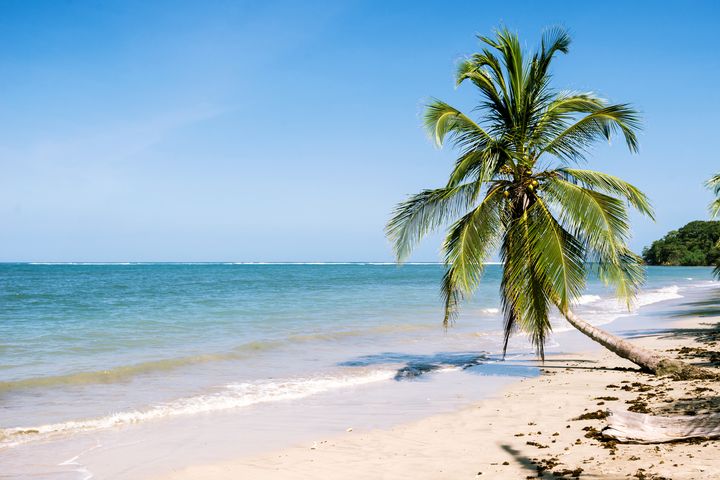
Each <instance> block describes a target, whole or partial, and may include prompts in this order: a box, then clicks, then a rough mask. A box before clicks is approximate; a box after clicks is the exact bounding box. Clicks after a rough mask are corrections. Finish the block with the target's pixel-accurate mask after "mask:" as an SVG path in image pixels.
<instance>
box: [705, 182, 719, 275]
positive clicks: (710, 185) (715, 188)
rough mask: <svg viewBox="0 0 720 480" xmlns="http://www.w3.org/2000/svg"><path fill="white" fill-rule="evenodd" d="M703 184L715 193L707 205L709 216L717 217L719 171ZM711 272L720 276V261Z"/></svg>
mask: <svg viewBox="0 0 720 480" xmlns="http://www.w3.org/2000/svg"><path fill="white" fill-rule="evenodd" d="M705 185H706V186H707V187H708V188H709V189H710V190H712V192H713V194H715V200H713V201H712V202H711V203H710V205H709V208H710V218H717V217H719V216H720V173H717V174H715V175H714V176H713V177H711V178H710V180H708V181H707V182H705ZM717 246H718V248H720V241H718V243H717ZM713 274H714V275H715V278H720V262H719V263H718V264H717V265H715V269H714V270H713Z"/></svg>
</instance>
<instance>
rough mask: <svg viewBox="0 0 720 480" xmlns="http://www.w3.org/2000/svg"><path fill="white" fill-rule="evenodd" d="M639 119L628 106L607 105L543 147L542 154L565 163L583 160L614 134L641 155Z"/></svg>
mask: <svg viewBox="0 0 720 480" xmlns="http://www.w3.org/2000/svg"><path fill="white" fill-rule="evenodd" d="M639 128H640V117H639V116H638V114H637V112H636V111H635V110H633V109H632V108H631V107H630V106H629V105H627V104H619V105H608V106H605V107H603V108H599V109H597V110H595V111H593V112H591V113H589V114H587V115H585V116H584V117H582V118H581V119H579V120H577V121H575V122H574V123H570V124H568V125H567V126H566V127H565V129H564V130H562V131H561V132H559V133H558V134H557V135H555V136H554V137H553V138H552V140H550V141H549V142H548V143H547V144H545V145H544V146H542V148H541V149H540V152H539V154H540V155H541V154H543V153H548V154H551V155H554V156H556V157H558V158H560V159H562V160H565V161H577V160H579V159H582V158H584V156H585V154H586V153H587V149H588V148H589V147H590V146H592V145H593V144H594V143H596V142H597V141H599V140H603V139H605V140H608V141H609V140H610V139H611V137H612V134H613V133H616V132H620V133H622V135H623V136H624V137H625V143H626V144H627V146H628V148H629V149H630V151H631V152H637V151H638V139H637V134H636V131H637V130H638V129H639Z"/></svg>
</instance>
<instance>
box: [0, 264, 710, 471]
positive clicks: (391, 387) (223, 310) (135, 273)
mask: <svg viewBox="0 0 720 480" xmlns="http://www.w3.org/2000/svg"><path fill="white" fill-rule="evenodd" d="M442 273H443V267H442V266H441V265H438V264H406V265H403V266H397V265H395V264H386V263H343V264H337V263H328V264H310V263H305V264H296V263H292V264H277V263H270V264H235V263H223V264H220V263H208V264H202V263H192V264H191V263H172V264H167V263H165V264H161V263H158V264H154V263H137V264H136V263H127V264H102V263H97V264H86V263H78V264H1V265H0V405H1V406H2V408H0V464H3V463H4V464H5V465H6V467H7V468H6V472H9V473H6V475H8V476H9V478H23V474H24V473H28V476H29V475H30V473H31V472H30V471H29V470H24V463H23V462H25V461H27V458H28V456H29V455H31V454H32V455H33V456H37V455H39V453H38V452H43V453H42V454H43V455H46V456H47V458H48V460H47V462H45V464H44V465H45V466H44V467H43V469H41V470H42V471H33V472H32V474H33V475H34V476H33V478H69V479H76V478H82V479H87V478H93V476H97V473H96V472H94V471H91V470H90V469H88V467H87V466H85V465H82V466H79V465H80V463H79V461H77V459H74V458H73V455H74V454H75V453H77V454H79V453H80V451H83V452H85V451H87V449H88V448H92V449H103V448H105V449H107V448H111V446H112V445H114V446H116V447H117V445H119V444H120V443H121V441H120V440H118V438H120V437H118V435H124V434H125V433H128V432H129V434H130V435H131V434H132V431H133V429H142V431H143V432H147V431H148V429H154V428H157V429H162V428H164V426H167V425H170V424H172V422H175V423H174V424H175V425H177V424H178V422H180V423H182V422H190V421H193V420H192V419H195V420H194V421H195V422H196V424H195V425H196V426H197V425H198V423H197V422H213V421H214V420H215V419H218V420H219V419H223V422H225V421H227V422H232V421H233V420H232V419H233V418H235V419H237V418H244V419H245V420H246V421H247V422H250V423H247V422H246V423H244V424H242V425H241V429H242V432H243V433H242V439H243V442H245V443H246V444H247V445H250V446H253V445H254V446H257V445H259V444H261V443H263V442H265V443H264V444H266V445H271V446H275V445H278V443H277V441H278V440H277V438H275V437H273V434H272V433H268V432H265V433H264V434H263V433H258V438H254V437H253V435H254V433H255V430H256V428H255V427H257V425H259V424H258V423H252V422H258V421H259V420H258V419H263V422H264V423H262V424H263V425H266V424H268V422H269V423H272V418H276V419H278V418H282V419H284V420H283V422H284V423H285V424H284V425H283V428H288V425H287V423H288V422H290V423H292V422H293V420H288V418H290V419H292V418H296V417H297V416H298V415H296V414H293V413H292V412H296V410H293V408H296V407H298V406H304V407H303V408H307V409H308V410H309V411H310V410H312V409H313V408H315V409H316V410H317V411H316V413H314V414H309V415H310V416H312V415H315V417H313V418H312V421H310V420H308V421H309V422H310V423H311V424H312V425H313V428H315V427H317V425H318V422H320V423H322V422H323V421H326V424H325V427H324V428H327V429H328V430H333V429H340V428H341V427H342V426H343V425H345V424H347V423H348V422H350V421H353V417H352V415H351V414H349V413H348V412H347V411H345V412H343V410H348V409H349V408H350V407H348V405H349V404H348V403H347V402H351V403H352V402H355V403H352V404H353V405H355V407H353V408H355V409H357V410H360V409H362V408H363V407H362V405H372V406H373V408H372V409H371V410H372V411H367V412H365V414H364V417H363V419H359V420H358V419H356V420H355V421H356V422H358V423H359V424H361V425H367V426H369V427H372V426H377V425H383V424H387V423H388V422H389V423H392V421H395V420H397V421H401V420H404V419H405V418H409V417H412V415H413V414H415V415H419V414H424V413H427V412H433V411H442V410H443V409H447V408H451V407H453V406H457V405H462V404H465V403H467V402H469V401H472V400H474V399H476V398H480V397H482V396H483V395H486V394H488V392H489V391H490V390H492V388H496V387H497V386H498V385H501V384H503V382H508V381H512V380H513V379H516V378H522V377H527V376H533V375H537V367H536V366H533V365H531V364H530V363H528V362H527V359H528V358H531V357H532V353H533V350H532V348H531V347H530V346H529V345H528V344H527V342H526V341H525V338H524V337H523V336H522V335H517V336H515V337H514V338H513V341H512V342H511V344H510V348H509V352H508V357H507V359H506V361H502V358H501V355H500V354H501V339H502V332H501V326H502V319H501V314H500V300H499V297H498V287H499V279H500V273H501V266H499V265H488V266H487V269H486V274H485V278H484V280H483V282H482V284H481V286H480V288H479V290H478V291H477V293H476V294H475V295H474V296H473V298H472V299H471V300H469V301H468V302H467V304H466V305H465V306H464V308H463V311H462V314H461V315H460V317H459V318H458V320H457V323H456V325H455V326H453V327H452V328H450V329H449V330H448V331H447V332H446V331H444V330H443V328H442V325H441V320H442V304H441V300H440V295H439V285H440V280H441V277H442ZM712 284H713V281H712V275H711V269H710V268H704V267H649V268H647V281H646V284H645V287H644V288H643V291H642V292H641V293H640V295H639V296H638V301H637V304H636V308H635V309H634V310H633V311H632V312H628V311H627V309H626V308H625V307H624V306H623V305H622V304H619V303H618V302H617V300H616V299H614V298H613V296H612V292H611V291H609V290H608V289H607V288H606V287H604V286H603V285H602V284H601V283H600V282H599V281H598V280H596V279H591V280H589V282H588V286H587V289H586V291H585V293H584V295H583V296H582V297H581V298H580V299H579V301H578V304H577V305H576V310H577V312H578V313H579V314H581V316H582V317H583V318H585V319H587V320H588V321H590V322H591V323H593V324H596V325H608V328H612V325H613V324H615V323H616V322H617V320H619V319H625V320H626V323H627V322H628V321H629V322H630V323H631V324H632V322H633V321H635V320H633V319H634V318H635V317H637V319H638V320H637V321H638V322H639V321H640V319H641V317H642V313H643V311H644V310H646V309H647V308H649V307H650V306H652V305H657V304H661V303H662V302H669V301H681V300H682V299H683V298H685V297H687V296H688V295H691V296H692V295H697V294H698V292H702V291H703V290H707V288H706V287H708V286H709V285H712ZM553 325H554V332H555V333H554V335H553V336H552V337H551V339H550V343H549V345H548V349H547V351H548V352H549V353H552V352H562V351H564V350H565V349H568V348H569V347H568V345H567V344H565V343H563V341H562V334H563V332H567V331H569V330H570V327H569V326H568V325H567V324H566V323H565V322H564V321H563V320H562V319H561V318H554V319H553ZM521 360H522V361H521ZM438 387H440V388H438ZM350 394H352V399H353V400H349V398H350V397H349V395H350ZM343 398H344V399H345V400H342V399H343ZM399 399H401V400H402V402H404V404H405V405H406V408H404V409H402V411H396V410H397V407H393V405H397V404H398V400H399ZM272 405H275V406H274V407H273V406H272ZM394 408H395V410H394ZM283 409H285V412H286V413H287V415H285V416H283V415H284V414H283V413H282V412H283ZM323 409H324V410H323ZM313 411H314V410H313ZM318 411H320V412H322V411H324V412H329V411H334V412H340V413H338V415H337V416H335V417H333V416H332V415H330V414H329V413H322V414H321V413H317V412H318ZM233 416H234V417H233ZM245 420H244V421H245ZM363 422H365V423H363ZM278 428H280V427H278ZM176 431H177V430H176ZM118 432H120V433H118ZM122 432H125V433H122ZM226 435H227V436H232V435H233V434H232V432H227V433H226ZM227 436H226V437H225V438H226V439H227ZM200 437H202V435H200ZM260 437H262V439H261V438H260ZM289 437H291V438H295V439H296V440H298V441H299V439H301V438H302V435H300V434H299V433H298V435H296V436H295V437H293V436H292V435H290V436H289ZM74 449H75V450H74ZM77 449H80V450H77ZM76 450H77V451H76ZM58 452H62V455H65V454H67V455H68V458H67V459H65V461H64V465H63V461H62V458H60V457H57V460H58V461H57V462H56V461H55V460H54V458H55V457H53V456H52V455H51V454H50V453H53V454H57V455H61V454H60V453H58ZM203 455H206V454H205V453H203ZM203 458H206V457H203ZM68 460H73V461H71V462H69V463H68ZM119 471H120V469H117V470H114V471H113V472H114V473H113V474H110V473H107V472H106V473H107V474H106V475H103V476H101V477H97V478H133V477H134V478H140V476H141V475H140V472H139V471H135V470H133V471H130V473H128V472H125V473H126V476H123V475H122V474H120V473H118V472H119Z"/></svg>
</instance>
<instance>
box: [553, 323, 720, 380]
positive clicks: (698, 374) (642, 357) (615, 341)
mask: <svg viewBox="0 0 720 480" xmlns="http://www.w3.org/2000/svg"><path fill="white" fill-rule="evenodd" d="M564 315H565V318H566V319H567V321H568V322H570V325H572V326H573V327H575V328H577V329H578V330H580V331H581V332H582V333H584V334H585V335H587V336H588V337H590V338H591V339H593V340H595V341H596V342H597V343H599V344H600V345H602V346H603V347H605V348H607V349H608V350H610V351H611V352H613V353H614V354H616V355H618V356H619V357H622V358H624V359H626V360H630V361H631V362H633V363H634V364H636V365H638V366H639V367H640V368H641V369H643V370H644V371H646V372H648V373H653V374H655V375H671V376H672V377H674V378H676V379H678V380H687V379H691V378H704V379H718V378H720V374H718V373H716V372H714V371H712V370H708V369H706V368H700V367H696V366H694V365H688V364H687V363H685V362H681V361H680V360H675V359H672V358H668V357H665V356H663V355H660V354H659V353H656V352H653V351H651V350H647V349H645V348H642V347H640V346H638V345H635V344H633V343H630V342H628V341H627V340H623V339H622V338H620V337H617V336H615V335H612V334H610V333H608V332H606V331H605V330H601V329H599V328H597V327H595V326H593V325H590V324H589V323H588V322H586V321H585V320H583V319H581V318H580V317H578V316H577V315H575V314H574V313H573V312H572V311H571V310H566V311H565V312H564Z"/></svg>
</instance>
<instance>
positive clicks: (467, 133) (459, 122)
mask: <svg viewBox="0 0 720 480" xmlns="http://www.w3.org/2000/svg"><path fill="white" fill-rule="evenodd" d="M425 128H426V130H427V132H428V134H429V135H430V137H431V138H432V139H433V141H434V142H435V144H436V145H437V146H442V145H443V143H444V142H445V139H446V137H450V138H451V141H452V143H453V146H455V147H457V148H461V149H466V148H482V146H484V145H485V144H486V143H487V142H489V141H492V140H493V137H492V136H491V135H490V134H489V133H487V132H486V131H485V130H484V129H483V128H482V127H480V126H479V125H478V124H477V123H475V122H474V121H472V120H471V119H470V118H469V117H467V116H466V115H465V114H464V113H462V112H461V111H460V110H458V109H456V108H454V107H452V106H450V105H448V104H447V103H445V102H442V101H440V100H434V101H432V102H431V103H430V104H429V105H428V106H427V108H426V110H425Z"/></svg>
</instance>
